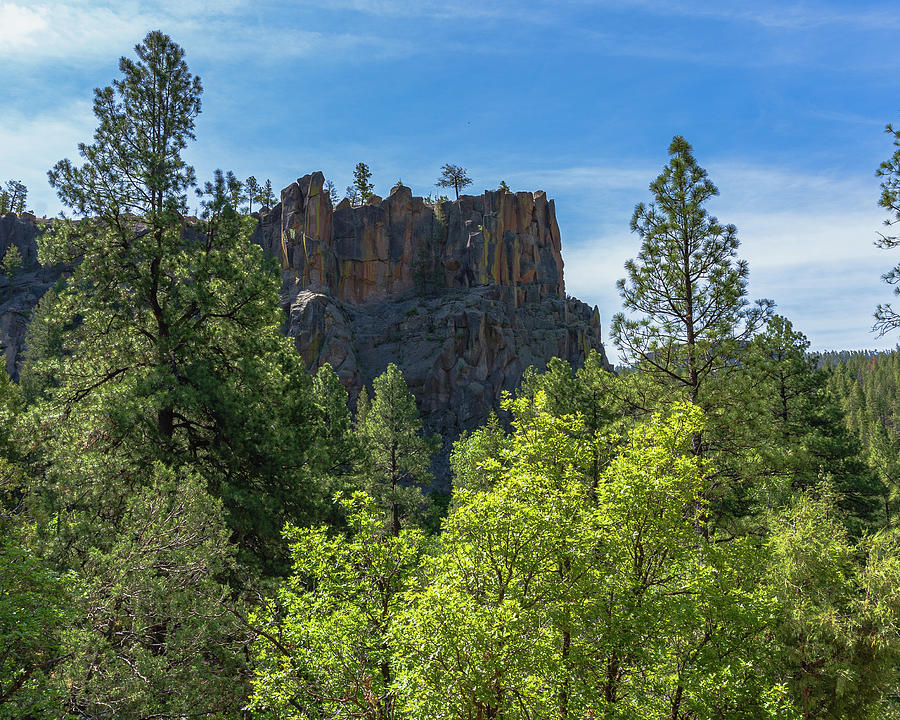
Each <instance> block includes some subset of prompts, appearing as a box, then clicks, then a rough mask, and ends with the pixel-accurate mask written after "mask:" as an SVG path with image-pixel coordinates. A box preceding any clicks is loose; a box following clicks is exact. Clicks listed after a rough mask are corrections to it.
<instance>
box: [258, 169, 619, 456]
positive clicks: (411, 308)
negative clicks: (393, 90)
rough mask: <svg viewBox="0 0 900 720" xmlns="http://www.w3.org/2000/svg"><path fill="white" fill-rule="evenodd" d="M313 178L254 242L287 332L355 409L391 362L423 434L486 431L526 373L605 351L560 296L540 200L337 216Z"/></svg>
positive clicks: (465, 201) (285, 195) (593, 322)
mask: <svg viewBox="0 0 900 720" xmlns="http://www.w3.org/2000/svg"><path fill="white" fill-rule="evenodd" d="M324 184H325V178H324V176H323V175H322V174H321V173H313V174H311V175H306V176H304V177H302V178H300V179H299V180H298V181H297V182H296V183H293V184H292V185H290V186H289V187H287V188H285V190H284V191H283V192H282V195H281V203H280V204H279V205H278V206H276V207H275V208H274V209H272V210H271V211H268V212H264V213H263V214H262V216H261V219H260V225H259V227H258V229H257V232H256V236H255V240H256V242H258V243H259V244H260V245H261V246H262V247H263V248H264V249H266V250H267V251H268V252H269V253H271V254H272V255H273V256H274V257H275V258H277V259H278V260H279V261H280V262H281V266H282V280H283V286H282V299H281V302H282V306H283V307H284V309H285V311H286V313H287V315H288V323H287V332H288V333H289V334H290V335H291V336H293V337H294V338H295V339H296V340H295V342H296V346H297V350H298V351H299V352H300V354H301V355H302V356H303V358H304V360H305V361H306V364H307V366H308V367H309V368H310V369H314V368H315V367H318V366H319V365H321V364H323V363H325V362H328V363H330V364H331V366H332V367H333V368H334V369H335V370H336V372H337V373H338V376H339V377H340V378H341V380H342V381H343V382H344V384H345V385H346V386H347V387H348V389H349V390H350V393H351V397H353V398H355V396H356V395H357V393H358V392H359V389H360V388H361V387H362V385H363V384H367V385H368V384H370V383H371V381H372V379H373V378H374V377H376V376H377V375H378V374H380V373H381V372H383V371H384V369H385V367H386V366H387V364H388V363H389V362H396V363H397V364H398V365H399V366H400V368H401V369H402V370H403V372H404V375H405V376H406V379H407V382H408V383H409V385H410V388H411V389H412V390H413V392H414V393H415V394H416V396H417V398H418V400H419V407H420V410H421V411H422V413H423V416H424V418H425V421H426V425H427V426H428V427H429V429H430V430H438V431H440V432H441V433H442V434H443V435H444V437H445V439H448V440H449V439H452V438H454V437H455V436H456V435H458V434H459V432H460V431H461V430H464V429H468V428H472V427H475V426H477V425H478V424H480V423H482V422H483V421H484V420H485V419H486V418H487V416H488V413H489V412H490V410H491V409H492V408H495V407H496V406H497V405H498V403H499V400H500V396H501V393H502V391H503V390H511V389H513V388H515V386H516V385H517V384H518V383H519V381H520V379H521V377H522V373H523V371H524V370H525V369H526V368H527V367H528V366H529V365H535V366H537V367H538V368H542V367H543V366H544V365H545V363H546V362H547V361H548V360H549V359H550V358H551V357H553V356H559V357H562V358H565V359H566V360H569V361H570V362H571V363H573V364H574V365H579V364H581V363H583V362H584V358H585V357H586V355H587V353H589V352H590V350H591V349H596V350H598V351H599V352H601V353H602V352H603V345H602V343H601V336H600V319H599V313H598V312H597V310H596V309H591V308H590V307H589V306H587V305H585V304H584V303H582V302H580V301H579V300H576V299H574V298H567V297H566V294H565V284H564V280H563V263H562V256H561V241H560V234H559V226H558V225H557V222H556V212H555V207H554V203H553V201H552V200H547V198H546V195H545V194H544V193H543V192H536V193H524V192H520V193H507V192H501V191H488V192H485V193H484V194H483V195H480V196H474V197H473V196H468V195H467V196H462V197H460V199H459V200H458V201H455V202H450V201H445V202H442V203H440V204H437V205H431V204H428V203H426V202H425V201H424V200H423V199H422V198H420V197H413V195H412V193H411V192H410V190H409V188H407V187H403V186H400V187H396V188H394V190H393V191H392V192H391V194H390V196H389V197H387V198H385V199H384V200H380V199H375V200H373V201H372V202H370V203H367V204H366V205H362V206H351V205H350V203H349V201H347V200H346V199H345V200H342V201H341V202H340V203H338V205H337V206H336V207H332V204H331V201H330V199H329V197H328V194H327V192H325V191H324V189H323V188H324Z"/></svg>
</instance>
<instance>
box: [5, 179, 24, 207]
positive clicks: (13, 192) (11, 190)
mask: <svg viewBox="0 0 900 720" xmlns="http://www.w3.org/2000/svg"><path fill="white" fill-rule="evenodd" d="M27 199H28V188H27V187H25V185H24V184H23V183H21V182H19V181H18V180H7V181H6V187H5V189H3V190H0V215H3V214H4V213H9V212H12V213H23V212H25V202H26V200H27Z"/></svg>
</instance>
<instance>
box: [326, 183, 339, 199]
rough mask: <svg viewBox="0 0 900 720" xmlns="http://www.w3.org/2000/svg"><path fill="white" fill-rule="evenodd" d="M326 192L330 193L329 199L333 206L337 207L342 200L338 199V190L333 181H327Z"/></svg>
mask: <svg viewBox="0 0 900 720" xmlns="http://www.w3.org/2000/svg"><path fill="white" fill-rule="evenodd" d="M325 192H326V193H328V199H329V200H330V201H331V204H332V205H337V204H338V201H339V200H340V198H339V197H338V191H337V188H336V187H335V186H334V183H333V182H331V180H326V181H325Z"/></svg>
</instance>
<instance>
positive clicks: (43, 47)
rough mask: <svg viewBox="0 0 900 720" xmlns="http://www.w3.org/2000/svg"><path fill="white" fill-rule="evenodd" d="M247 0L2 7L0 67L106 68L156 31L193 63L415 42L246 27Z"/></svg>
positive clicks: (341, 52) (405, 47)
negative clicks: (57, 64)
mask: <svg viewBox="0 0 900 720" xmlns="http://www.w3.org/2000/svg"><path fill="white" fill-rule="evenodd" d="M253 13H254V6H253V5H251V4H250V3H248V2H247V1H246V0H231V1H230V2H229V1H227V0H226V1H224V2H221V3H219V2H207V1H204V2H199V3H184V2H176V1H175V0H157V1H156V2H142V3H136V2H133V1H126V2H121V3H118V4H116V5H114V6H105V5H99V4H97V3H93V2H88V1H86V0H68V1H66V0H62V1H61V2H53V3H50V2H36V3H32V2H29V3H21V2H19V3H12V2H5V3H0V61H4V62H8V63H13V64H15V65H17V66H20V67H28V68H29V69H31V70H34V69H35V67H36V66H37V65H39V64H42V63H55V62H59V61H65V62H66V63H67V64H68V63H91V62H95V61H103V62H107V63H108V62H109V61H110V59H112V58H115V57H117V56H119V55H121V54H123V53H127V52H129V51H130V49H131V47H132V46H133V45H134V44H136V43H137V42H139V41H140V40H141V38H143V37H144V35H145V34H146V33H147V31H148V30H151V29H162V30H163V31H165V32H169V33H170V34H172V35H173V37H174V39H175V40H176V42H179V43H180V44H181V45H182V46H183V47H187V48H189V49H190V54H191V56H192V57H199V58H206V59H209V60H216V61H218V62H221V61H223V60H226V61H227V60H229V59H230V60H236V59H238V58H246V57H253V58H255V59H256V60H259V59H268V60H273V59H283V60H292V59H297V58H300V57H309V56H314V55H323V56H324V55H326V54H327V55H333V56H334V58H335V62H338V61H340V59H341V58H343V57H346V56H347V55H348V54H351V53H354V52H356V53H360V54H363V53H364V54H365V57H369V58H373V57H379V58H382V57H395V56H405V55H408V54H410V53H412V52H413V51H414V49H415V45H414V43H412V42H410V41H403V40H402V39H400V40H398V39H391V38H386V37H383V36H380V35H375V34H370V33H365V32H360V33H353V32H345V31H340V30H329V31H322V30H315V29H310V28H307V27H300V26H299V24H298V21H297V18H296V17H293V16H287V17H288V18H289V20H288V21H287V22H282V23H280V24H279V23H257V22H252V21H251V20H252V17H250V16H251V15H252V14H253Z"/></svg>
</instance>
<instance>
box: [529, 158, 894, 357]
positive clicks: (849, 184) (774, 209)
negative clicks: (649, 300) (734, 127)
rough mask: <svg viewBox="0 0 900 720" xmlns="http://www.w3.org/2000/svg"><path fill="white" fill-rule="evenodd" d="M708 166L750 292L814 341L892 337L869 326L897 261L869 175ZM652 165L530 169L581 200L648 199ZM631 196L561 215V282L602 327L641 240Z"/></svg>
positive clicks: (873, 341) (861, 342) (855, 343)
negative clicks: (608, 214)
mask: <svg viewBox="0 0 900 720" xmlns="http://www.w3.org/2000/svg"><path fill="white" fill-rule="evenodd" d="M708 169H709V171H710V176H711V177H712V179H713V180H714V181H715V182H716V184H717V185H718V186H719V188H720V190H721V193H722V194H721V196H720V197H718V198H716V199H715V200H714V201H712V202H711V203H710V209H711V211H714V212H715V213H716V214H718V215H719V217H720V218H721V220H722V221H724V222H728V223H734V224H735V225H736V226H737V228H738V234H739V237H740V239H741V247H740V251H739V255H740V257H742V258H745V259H746V260H747V261H748V262H749V264H750V288H749V290H750V295H751V296H752V297H769V298H772V299H774V300H775V301H776V303H778V306H779V311H780V312H784V313H786V314H787V315H788V316H789V317H791V318H792V320H794V322H795V324H796V325H797V327H798V328H799V329H801V330H802V331H804V332H806V333H807V334H808V335H809V337H810V340H811V341H812V343H813V346H814V347H816V348H820V349H821V348H827V347H837V346H840V347H876V346H877V347H892V346H893V339H892V338H887V339H884V338H882V339H880V340H879V339H878V338H876V337H875V336H874V335H872V334H871V332H870V329H871V326H872V311H873V309H874V307H875V305H876V304H877V303H878V302H879V301H880V302H884V301H887V300H889V299H890V289H889V288H888V287H887V286H886V285H884V284H883V283H881V282H880V279H879V278H880V275H881V274H882V273H883V272H885V271H886V270H887V269H888V268H889V267H891V266H892V265H893V264H894V263H895V262H897V261H900V256H892V255H891V254H890V253H886V252H885V251H883V250H879V249H877V248H876V247H874V245H873V240H874V239H875V237H876V232H877V230H878V229H879V228H880V224H881V221H882V219H883V213H882V212H881V211H880V210H879V208H878V207H877V206H876V201H875V198H876V195H877V181H876V180H875V179H874V178H869V177H866V178H857V179H847V178H845V177H842V176H840V175H838V174H837V173H829V172H824V171H823V172H821V173H810V172H806V173H802V172H797V171H795V170H790V169H786V168H771V167H766V166H761V165H754V164H752V163H747V162H726V161H719V162H716V163H711V164H710V165H709V167H708ZM657 172H658V169H654V170H652V171H650V172H647V171H645V170H634V169H631V168H623V169H615V168H612V167H591V166H576V167H573V168H572V169H571V176H570V173H569V169H568V168H555V169H552V170H548V171H545V172H544V173H543V174H542V173H536V174H535V175H536V176H538V177H540V176H543V177H545V178H547V179H548V181H551V182H552V181H553V180H554V179H555V180H556V182H557V183H558V185H559V186H560V187H561V186H563V185H568V188H569V189H568V191H567V192H568V193H575V194H576V197H575V198H572V197H570V198H569V202H570V203H573V202H574V204H575V205H579V204H580V202H584V203H586V202H590V200H589V198H593V197H596V196H605V197H607V198H608V197H609V196H610V195H613V196H615V197H620V198H621V197H624V196H626V195H632V196H633V198H634V200H633V202H636V201H639V200H650V199H651V198H650V197H649V193H648V192H647V190H646V186H647V183H648V181H649V180H650V179H652V178H653V177H654V176H655V175H656V174H657ZM567 178H568V179H569V180H570V181H571V182H570V183H567V182H566V179H567ZM641 186H642V187H641ZM579 201H580V202H579ZM633 202H632V204H631V205H629V206H621V207H618V208H615V209H614V210H613V212H614V218H613V220H614V221H613V222H605V223H604V222H601V221H600V220H599V217H598V218H597V220H594V221H592V220H588V219H587V217H586V216H582V217H580V218H579V219H578V222H577V223H575V224H573V223H571V222H570V219H567V218H565V217H561V218H560V222H561V224H564V225H566V226H567V228H566V231H565V232H564V236H563V254H564V259H565V263H566V289H567V291H568V292H569V293H570V294H572V295H575V296H577V297H580V298H581V299H583V300H585V301H586V302H589V303H590V304H596V305H598V306H599V308H600V310H601V314H602V317H603V322H604V326H606V327H607V328H608V325H609V319H610V318H611V316H612V314H613V313H615V312H616V311H617V310H618V308H620V307H621V299H620V297H619V295H618V292H617V290H616V287H615V283H616V281H617V280H618V279H619V278H621V277H623V276H624V267H623V266H624V263H625V260H627V259H628V258H631V257H635V255H637V252H638V249H639V247H640V238H639V237H637V236H635V235H632V234H630V233H629V232H628V226H627V218H628V216H629V215H630V211H631V207H632V206H633ZM608 209H611V208H608ZM599 214H600V213H597V215H598V216H599Z"/></svg>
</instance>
